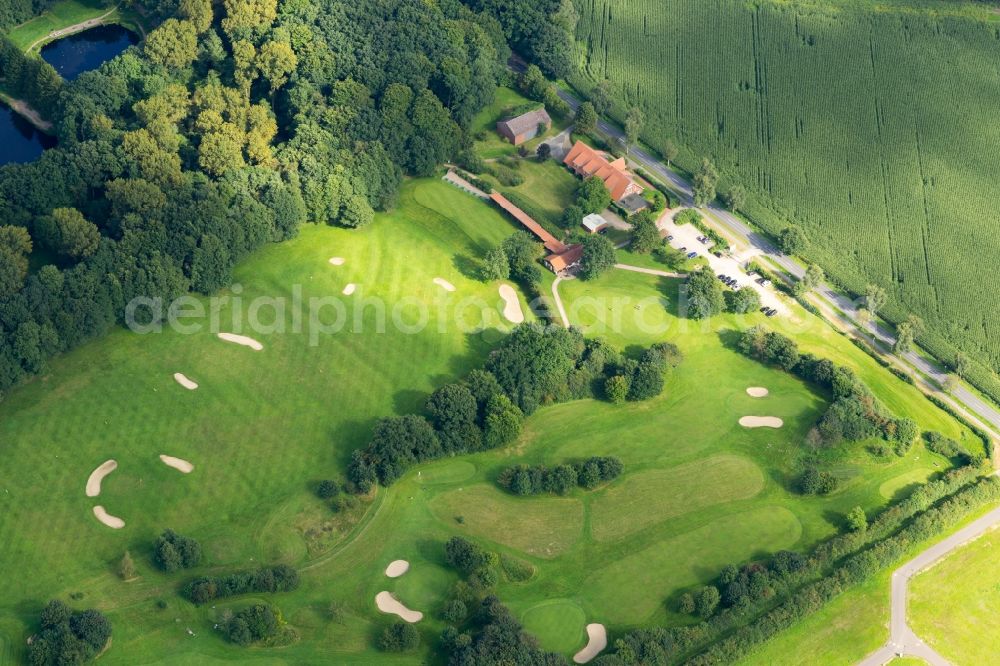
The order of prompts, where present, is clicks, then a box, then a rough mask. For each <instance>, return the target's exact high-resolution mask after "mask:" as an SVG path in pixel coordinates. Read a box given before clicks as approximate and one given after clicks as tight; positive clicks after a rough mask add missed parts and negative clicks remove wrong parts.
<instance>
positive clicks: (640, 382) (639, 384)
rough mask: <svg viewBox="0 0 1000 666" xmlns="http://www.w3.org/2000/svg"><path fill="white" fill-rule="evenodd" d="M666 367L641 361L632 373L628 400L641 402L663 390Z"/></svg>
mask: <svg viewBox="0 0 1000 666" xmlns="http://www.w3.org/2000/svg"><path fill="white" fill-rule="evenodd" d="M663 372H664V369H663V368H662V367H661V366H658V365H657V364H655V363H640V364H639V365H638V366H637V367H636V369H635V371H634V372H633V373H632V379H631V381H630V382H629V387H628V400H631V401H633V402H639V401H641V400H649V399H650V398H655V397H656V396H658V395H660V393H662V392H663Z"/></svg>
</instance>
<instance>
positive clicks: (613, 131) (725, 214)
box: [510, 58, 1000, 439]
mask: <svg viewBox="0 0 1000 666" xmlns="http://www.w3.org/2000/svg"><path fill="white" fill-rule="evenodd" d="M510 65H511V68H512V69H514V71H523V68H524V63H523V61H520V60H519V59H517V58H512V59H511V63H510ZM557 90H558V93H559V97H561V98H562V99H563V101H565V102H566V103H567V104H568V105H569V106H570V108H572V109H573V110H574V111H575V110H576V108H577V107H578V106H579V105H580V100H579V99H578V98H577V97H576V96H575V95H573V94H572V93H569V92H567V91H565V90H562V89H558V88H557ZM597 129H598V131H600V132H601V133H602V134H604V135H606V136H608V137H610V138H612V139H613V140H615V141H618V142H622V141H624V133H623V132H622V130H620V129H618V127H616V126H615V125H613V124H611V123H609V122H607V121H606V120H604V119H599V120H598V121H597ZM629 159H630V160H632V161H634V162H636V163H638V164H639V165H641V166H642V167H643V168H644V169H646V170H648V171H649V172H650V173H653V174H655V175H656V176H658V177H659V178H661V179H663V181H664V182H667V183H669V184H670V186H671V187H672V188H673V189H675V190H676V191H677V192H678V193H679V194H680V195H681V203H682V205H685V206H691V205H693V203H694V198H693V194H692V191H691V185H690V184H689V183H688V182H687V181H686V180H684V179H683V178H682V177H681V176H679V175H678V174H676V173H675V172H674V171H672V170H671V169H669V168H667V166H666V165H664V164H663V163H662V162H660V161H659V160H657V159H656V158H655V157H654V156H652V155H650V154H649V153H648V152H647V151H645V150H644V149H642V148H641V147H635V148H632V149H631V150H630V151H629ZM702 212H704V213H706V215H707V216H708V218H709V219H710V220H711V221H714V222H715V223H716V224H717V225H718V226H721V227H722V228H723V230H725V231H726V232H728V233H729V235H731V236H734V237H736V238H737V239H739V240H740V241H741V242H742V243H745V244H746V245H747V246H749V247H750V248H753V249H754V250H756V251H758V252H759V253H760V254H762V255H765V256H767V258H768V259H769V260H771V261H772V262H774V263H775V264H777V265H778V266H780V267H781V269H782V270H784V271H785V272H787V273H788V274H789V275H792V276H793V277H795V278H796V279H800V278H801V277H802V276H803V275H804V274H805V269H804V268H802V266H800V265H799V264H798V263H797V262H796V261H795V260H794V259H792V258H791V257H789V256H787V255H785V254H783V253H782V252H781V251H780V250H779V249H778V248H777V247H776V246H775V245H774V243H772V242H771V241H770V240H769V239H768V238H766V237H765V236H764V235H763V234H761V233H759V232H757V231H755V230H753V229H751V228H750V227H749V226H747V224H746V223H745V222H743V220H741V219H739V218H738V217H736V216H735V215H733V214H732V213H730V212H729V211H727V210H725V209H724V208H721V207H719V206H718V205H715V204H713V205H711V206H708V207H707V208H703V209H702ZM813 295H814V297H815V298H817V299H818V300H820V301H821V302H822V303H823V304H824V305H826V306H827V307H828V308H833V309H834V310H839V311H841V312H843V313H844V315H845V317H846V318H847V319H848V320H849V321H850V322H852V323H853V324H854V325H855V326H857V316H858V305H859V304H858V303H855V302H854V301H852V300H850V299H849V298H847V296H845V295H844V294H841V293H839V292H837V291H836V290H834V289H833V288H832V287H831V286H830V285H829V284H827V283H825V282H824V283H823V284H821V285H820V286H818V287H817V288H816V290H815V291H814V292H813ZM868 331H869V332H870V333H872V334H873V335H874V336H875V337H876V338H877V339H878V340H879V341H880V342H881V343H882V344H883V345H885V346H886V348H887V349H889V350H891V349H892V345H893V343H894V342H895V337H894V336H893V334H892V332H891V331H889V330H888V329H886V328H885V327H883V326H880V325H878V324H876V325H874V326H871V327H869V329H868ZM890 355H891V354H890ZM902 359H903V360H904V361H905V362H906V363H908V364H909V365H911V366H913V367H915V368H916V369H917V370H918V371H919V372H921V373H923V374H924V375H926V376H927V377H929V378H930V379H931V380H932V381H933V382H936V383H937V384H938V385H939V386H940V385H942V384H943V382H944V380H945V377H947V376H948V374H949V373H948V370H947V369H946V368H943V367H942V366H940V365H938V364H937V363H934V362H932V361H928V360H927V359H926V358H924V357H923V356H921V355H919V354H917V353H916V352H913V351H911V352H907V353H905V354H903V355H902ZM942 397H943V398H944V399H945V400H946V401H948V398H947V396H942ZM951 398H952V400H951V401H953V402H958V403H960V404H961V405H962V406H964V407H965V408H966V410H967V411H968V412H971V415H974V416H978V417H979V418H978V419H974V420H978V421H981V422H982V425H984V426H986V427H985V428H984V429H985V430H988V431H991V432H990V435H991V436H992V437H994V438H995V439H1000V409H998V408H997V407H996V406H994V405H993V404H992V403H989V402H987V401H986V400H984V399H982V398H980V397H979V396H978V395H977V394H976V393H974V392H972V391H970V390H969V389H968V388H967V387H966V386H964V385H963V384H959V386H958V387H957V388H956V389H955V390H954V392H952V394H951ZM963 411H965V410H963ZM971 415H970V416H971Z"/></svg>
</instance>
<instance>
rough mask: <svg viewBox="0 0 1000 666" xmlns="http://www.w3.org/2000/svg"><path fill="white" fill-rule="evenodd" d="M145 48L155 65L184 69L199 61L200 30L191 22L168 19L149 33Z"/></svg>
mask: <svg viewBox="0 0 1000 666" xmlns="http://www.w3.org/2000/svg"><path fill="white" fill-rule="evenodd" d="M143 48H144V50H145V53H146V56H147V57H148V58H149V59H150V61H151V62H153V63H154V64H157V65H160V66H162V67H166V68H168V69H183V68H185V67H188V66H189V65H191V63H193V62H194V61H195V60H197V59H198V30H197V29H196V28H195V25H194V23H192V22H191V21H179V20H177V19H167V20H166V21H164V22H163V23H161V24H160V27H158V28H157V29H156V30H154V31H153V32H151V33H149V36H148V37H146V44H145V46H144V47H143Z"/></svg>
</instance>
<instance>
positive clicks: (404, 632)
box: [378, 622, 420, 652]
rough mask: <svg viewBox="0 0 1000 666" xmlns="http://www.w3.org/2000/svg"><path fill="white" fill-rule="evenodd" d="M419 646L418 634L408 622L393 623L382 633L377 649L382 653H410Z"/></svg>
mask: <svg viewBox="0 0 1000 666" xmlns="http://www.w3.org/2000/svg"><path fill="white" fill-rule="evenodd" d="M419 645H420V633H419V632H418V631H417V628H416V627H414V626H413V625H412V624H409V623H408V622H394V623H392V624H391V625H389V626H388V627H386V628H385V630H384V631H383V632H382V635H381V636H379V639H378V647H379V649H380V650H382V651H384V652H410V651H411V650H415V649H417V647H418V646H419Z"/></svg>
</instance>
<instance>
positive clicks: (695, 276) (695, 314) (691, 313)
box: [687, 266, 725, 319]
mask: <svg viewBox="0 0 1000 666" xmlns="http://www.w3.org/2000/svg"><path fill="white" fill-rule="evenodd" d="M687 305H688V308H687V316H688V317H689V318H690V319H707V318H708V317H712V316H714V315H717V314H719V313H720V312H722V309H723V307H725V297H724V296H723V295H722V283H721V282H719V281H718V280H717V279H716V277H715V274H714V273H712V270H711V269H710V268H709V267H708V266H703V267H702V268H700V269H699V270H697V271H695V272H694V273H692V274H691V276H690V277H689V278H688V282H687Z"/></svg>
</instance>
